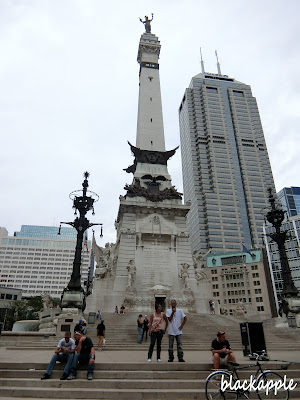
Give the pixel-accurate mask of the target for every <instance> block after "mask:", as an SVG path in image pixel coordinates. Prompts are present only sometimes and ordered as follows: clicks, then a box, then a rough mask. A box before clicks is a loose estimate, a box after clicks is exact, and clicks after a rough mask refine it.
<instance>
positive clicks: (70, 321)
mask: <svg viewBox="0 0 300 400" xmlns="http://www.w3.org/2000/svg"><path fill="white" fill-rule="evenodd" d="M81 317H82V312H81V310H78V308H63V309H62V311H61V314H60V315H59V316H58V319H57V327H56V336H63V334H64V332H66V331H70V332H71V333H72V334H73V332H74V328H75V325H77V324H78V322H79V320H80V318H81Z"/></svg>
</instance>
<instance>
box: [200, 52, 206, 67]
mask: <svg viewBox="0 0 300 400" xmlns="http://www.w3.org/2000/svg"><path fill="white" fill-rule="evenodd" d="M200 55H201V69H202V74H204V72H205V70H204V61H203V58H202V50H201V47H200Z"/></svg>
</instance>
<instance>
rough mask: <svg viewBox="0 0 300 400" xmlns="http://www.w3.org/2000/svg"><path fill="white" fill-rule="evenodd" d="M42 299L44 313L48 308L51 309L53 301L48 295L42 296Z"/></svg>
mask: <svg viewBox="0 0 300 400" xmlns="http://www.w3.org/2000/svg"><path fill="white" fill-rule="evenodd" d="M42 299H43V309H44V311H47V310H49V308H50V307H53V299H52V297H51V296H49V294H44V295H43V298H42Z"/></svg>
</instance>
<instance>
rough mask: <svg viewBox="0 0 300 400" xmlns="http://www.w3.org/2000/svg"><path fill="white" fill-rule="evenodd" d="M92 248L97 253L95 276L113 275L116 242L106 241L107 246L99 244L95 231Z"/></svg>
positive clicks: (99, 277) (97, 277)
mask: <svg viewBox="0 0 300 400" xmlns="http://www.w3.org/2000/svg"><path fill="white" fill-rule="evenodd" d="M92 250H93V252H94V254H95V260H96V263H97V265H96V270H95V278H96V279H103V278H105V277H106V276H109V277H111V276H112V275H113V267H114V264H113V260H114V250H115V244H113V243H106V244H105V248H103V247H100V246H98V245H97V243H96V240H95V236H94V232H93V240H92Z"/></svg>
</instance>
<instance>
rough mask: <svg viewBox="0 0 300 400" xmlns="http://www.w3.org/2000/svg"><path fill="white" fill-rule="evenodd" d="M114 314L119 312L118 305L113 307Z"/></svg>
mask: <svg viewBox="0 0 300 400" xmlns="http://www.w3.org/2000/svg"><path fill="white" fill-rule="evenodd" d="M115 314H119V309H118V306H116V307H115Z"/></svg>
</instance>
